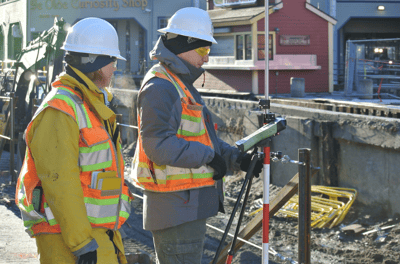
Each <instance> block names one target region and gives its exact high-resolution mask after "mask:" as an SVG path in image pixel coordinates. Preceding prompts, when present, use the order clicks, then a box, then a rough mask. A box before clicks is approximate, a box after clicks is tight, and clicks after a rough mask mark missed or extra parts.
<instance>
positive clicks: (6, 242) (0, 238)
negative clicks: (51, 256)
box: [0, 152, 39, 264]
mask: <svg viewBox="0 0 400 264" xmlns="http://www.w3.org/2000/svg"><path fill="white" fill-rule="evenodd" d="M7 154H8V155H7ZM6 158H7V159H9V153H6V152H3V154H2V157H1V161H3V159H6ZM7 166H8V163H7ZM2 167H4V163H3V162H0V170H4V169H7V168H2ZM10 181H11V176H10V174H9V173H8V172H7V173H4V171H3V172H0V264H10V263H31V264H38V263H39V259H38V254H37V248H36V243H35V240H34V239H32V238H30V237H29V235H28V234H27V233H26V232H25V228H24V226H23V223H22V220H21V213H20V211H19V210H18V207H17V206H16V205H15V203H14V202H11V204H7V203H6V202H5V200H4V199H3V198H7V199H14V193H15V185H9V182H10Z"/></svg>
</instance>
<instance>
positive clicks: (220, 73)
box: [196, 0, 336, 94]
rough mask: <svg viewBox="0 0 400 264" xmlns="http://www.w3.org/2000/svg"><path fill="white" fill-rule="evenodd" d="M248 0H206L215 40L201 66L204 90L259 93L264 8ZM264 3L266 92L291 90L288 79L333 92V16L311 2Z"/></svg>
mask: <svg viewBox="0 0 400 264" xmlns="http://www.w3.org/2000/svg"><path fill="white" fill-rule="evenodd" d="M250 1H251V0H214V1H212V0H209V10H208V13H209V15H210V17H211V19H212V21H213V24H214V37H215V39H216V40H217V42H218V44H217V45H213V46H212V48H211V53H210V60H209V62H208V63H207V64H205V65H204V66H203V67H204V68H205V69H206V81H205V86H204V88H205V89H217V90H223V91H226V92H253V93H254V94H264V87H265V80H264V78H265V77H264V76H265V75H264V69H265V61H264V57H265V56H264V55H265V54H264V53H265V52H264V45H265V29H264V28H265V7H264V6H257V0H254V2H253V3H252V4H253V5H254V6H251V7H249V6H248V4H249V2H250ZM278 1H279V2H278ZM269 2H270V5H269V59H270V60H269V69H270V71H269V93H271V94H273V93H290V78H291V77H295V78H304V79H305V91H306V92H332V91H333V26H334V25H335V24H336V20H335V19H334V18H332V17H330V16H329V15H327V14H325V13H324V12H322V11H320V10H319V9H317V8H315V7H314V6H312V5H311V4H310V3H309V2H310V0H282V1H280V0H276V1H275V0H270V1H269ZM243 4H247V6H246V5H245V6H243ZM262 4H263V3H262ZM258 5H260V2H258ZM202 82H203V78H199V80H198V81H197V83H196V84H197V85H199V84H201V83H202Z"/></svg>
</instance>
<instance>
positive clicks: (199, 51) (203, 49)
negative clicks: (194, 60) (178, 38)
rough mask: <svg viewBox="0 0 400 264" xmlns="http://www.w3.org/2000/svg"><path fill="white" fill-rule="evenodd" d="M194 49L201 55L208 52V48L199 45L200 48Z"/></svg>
mask: <svg viewBox="0 0 400 264" xmlns="http://www.w3.org/2000/svg"><path fill="white" fill-rule="evenodd" d="M195 51H196V52H197V54H199V55H200V56H201V57H204V56H206V55H208V54H209V53H210V48H205V47H201V48H197V49H195Z"/></svg>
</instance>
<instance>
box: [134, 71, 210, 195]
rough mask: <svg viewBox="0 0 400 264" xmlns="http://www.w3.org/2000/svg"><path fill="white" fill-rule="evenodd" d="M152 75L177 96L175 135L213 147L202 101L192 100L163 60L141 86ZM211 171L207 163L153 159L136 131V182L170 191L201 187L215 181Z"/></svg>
mask: <svg viewBox="0 0 400 264" xmlns="http://www.w3.org/2000/svg"><path fill="white" fill-rule="evenodd" d="M154 77H157V78H162V79H165V80H168V81H169V82H171V83H172V84H173V85H174V86H175V88H176V90H177V91H178V93H179V96H180V98H181V105H182V114H181V122H180V125H179V129H178V130H177V131H176V136H177V137H178V138H183V139H185V140H187V141H197V142H200V143H202V144H204V145H206V146H209V147H211V148H214V147H213V144H212V142H211V139H210V136H209V135H208V131H207V129H206V126H205V123H204V117H203V105H201V104H199V103H197V102H196V101H195V100H194V98H193V96H192V94H191V93H190V92H189V90H188V89H186V87H185V85H184V84H183V82H182V81H181V80H180V79H179V78H178V77H177V76H176V75H175V74H174V73H172V72H171V71H170V70H169V69H168V68H167V66H165V65H163V64H157V65H154V66H153V67H152V68H151V69H150V70H149V72H148V73H147V74H146V76H145V78H144V80H143V82H142V88H143V87H144V85H145V84H146V83H147V82H148V81H149V80H150V79H152V78H154ZM139 113H140V111H138V117H137V118H138V128H139V131H140V114H139ZM213 173H214V169H213V168H211V167H209V166H207V165H203V166H201V167H200V168H191V169H188V168H180V167H174V166H169V165H164V164H156V163H154V162H153V161H151V160H150V159H149V157H148V156H147V155H146V153H145V152H144V149H143V145H142V138H141V134H140V133H139V135H138V142H137V147H136V151H135V156H134V159H133V171H132V175H133V180H134V183H135V184H136V185H138V186H140V187H142V188H144V189H146V190H149V191H154V192H173V191H181V190H188V189H194V188H202V187H206V186H212V185H214V184H215V181H214V180H213V179H212V177H213Z"/></svg>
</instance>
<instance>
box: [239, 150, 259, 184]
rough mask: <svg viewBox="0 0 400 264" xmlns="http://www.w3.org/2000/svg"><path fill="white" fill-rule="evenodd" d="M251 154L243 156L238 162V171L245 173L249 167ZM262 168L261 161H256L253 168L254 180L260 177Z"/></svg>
mask: <svg viewBox="0 0 400 264" xmlns="http://www.w3.org/2000/svg"><path fill="white" fill-rule="evenodd" d="M252 156H253V155H252V154H248V153H247V154H245V155H244V156H243V158H242V160H241V162H240V169H241V170H242V171H245V172H247V170H248V169H249V166H250V162H251V157H252ZM262 168H263V163H262V160H257V162H256V165H255V166H254V170H253V174H254V176H255V177H256V178H258V177H259V176H260V173H261V170H262Z"/></svg>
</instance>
